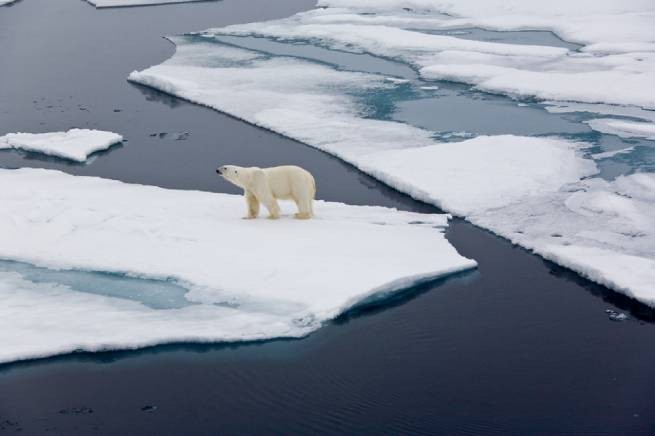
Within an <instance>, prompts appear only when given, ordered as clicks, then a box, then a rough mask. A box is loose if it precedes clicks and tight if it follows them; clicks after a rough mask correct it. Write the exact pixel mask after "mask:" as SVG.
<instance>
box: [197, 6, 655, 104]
mask: <svg viewBox="0 0 655 436" xmlns="http://www.w3.org/2000/svg"><path fill="white" fill-rule="evenodd" d="M319 5H320V6H322V8H319V9H315V10H312V11H309V12H303V13H299V14H296V15H294V16H292V17H290V18H286V19H282V20H275V21H270V22H264V23H252V24H242V25H234V26H228V27H225V28H221V29H211V30H209V31H208V32H207V33H208V34H219V35H225V34H228V35H242V36H246V35H256V36H265V37H272V38H279V39H284V40H299V41H307V40H309V41H313V42H316V43H320V44H322V45H326V46H329V47H332V48H335V49H339V50H346V51H355V52H357V51H364V52H368V53H372V54H375V55H379V56H384V57H390V58H396V59H399V60H401V61H403V62H407V63H409V64H411V65H413V66H414V67H415V68H417V69H418V70H419V72H420V73H421V75H422V76H423V77H424V78H426V79H446V80H454V81H461V82H465V83H469V84H472V85H475V86H476V87H477V88H479V89H481V90H485V91H490V92H497V93H504V94H508V95H511V96H518V97H536V98H539V99H550V100H569V101H579V102H588V103H610V104H622V105H635V106H639V107H643V108H650V109H655V42H654V41H655V3H653V2H651V1H648V0H626V1H623V2H616V1H611V0H606V1H596V2H592V1H587V0H585V1H581V2H571V1H565V0H557V1H553V2H546V3H544V2H541V3H540V2H537V1H524V0H492V1H486V0H464V1H457V2H453V1H445V0H391V1H379V2H378V1H367V0H364V1H361V0H343V1H342V0H334V1H332V0H322V1H319ZM461 27H481V28H485V29H491V30H501V31H508V30H513V31H517V30H525V29H538V30H549V31H552V32H555V33H556V34H557V35H559V36H560V37H562V38H564V39H566V40H567V41H572V42H577V43H580V44H584V47H583V48H582V49H580V50H577V51H572V50H569V49H567V48H563V47H552V46H546V45H524V44H507V43H497V42H485V41H475V40H469V39H465V38H463V37H459V36H458V35H437V34H432V33H430V31H434V30H437V29H450V28H461Z"/></svg>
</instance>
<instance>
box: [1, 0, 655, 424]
mask: <svg viewBox="0 0 655 436" xmlns="http://www.w3.org/2000/svg"><path fill="white" fill-rule="evenodd" d="M313 5H314V1H313V0H283V1H277V2H269V1H266V0H252V1H248V2H242V1H241V2H240V1H237V0H224V1H218V2H217V1H209V2H201V3H192V4H186V5H185V4H180V5H168V6H159V7H134V8H122V9H121V8H116V9H107V10H96V9H94V8H93V7H92V6H90V5H89V4H88V3H86V2H84V1H80V0H57V1H56V2H55V1H52V0H20V1H19V2H17V3H15V4H13V5H11V6H9V7H1V8H0V59H1V60H0V134H4V133H9V132H19V131H24V132H46V131H56V130H66V129H69V128H71V127H80V128H96V129H101V130H110V131H114V132H117V133H120V134H122V135H123V136H124V137H125V138H127V139H128V141H127V142H125V143H124V144H123V145H122V146H118V147H113V148H111V149H109V150H108V151H106V152H102V153H98V154H96V155H95V156H94V158H93V159H92V161H91V162H89V163H88V164H72V163H68V162H65V161H62V160H57V159H53V158H47V157H43V156H39V155H36V154H31V153H20V152H15V151H2V152H0V167H5V168H15V167H24V166H29V167H42V168H54V169H60V170H63V171H66V172H69V173H71V174H79V175H94V176H100V177H106V178H112V179H118V180H123V181H126V182H131V183H144V184H152V185H158V186H163V187H167V188H177V189H198V190H206V191H215V192H228V193H238V190H237V189H236V188H235V187H233V186H231V185H229V184H227V183H226V182H224V181H222V180H220V179H218V178H217V177H216V175H215V173H214V169H215V168H216V167H217V166H218V165H220V164H227V163H230V164H237V165H258V166H271V165H276V164H283V163H284V164H289V163H291V164H297V165H301V166H303V167H306V168H307V169H309V170H311V171H312V172H313V173H314V175H315V177H316V180H317V185H318V186H319V194H318V196H319V198H321V199H325V200H331V201H341V202H346V203H352V204H372V205H382V206H389V207H396V208H399V209H403V210H412V211H419V212H439V211H438V210H437V209H435V208H434V207H432V206H429V205H426V204H423V203H420V202H417V201H414V200H412V199H411V198H409V197H407V196H405V195H403V194H400V193H398V192H396V191H394V190H392V189H390V188H388V187H386V186H385V185H383V184H381V183H379V182H377V181H376V180H374V179H372V178H370V177H368V176H366V175H364V174H362V173H361V172H359V171H358V170H356V169H355V168H353V167H351V166H350V165H347V164H345V163H343V162H341V161H340V160H338V159H337V158H334V157H332V156H330V155H327V154H325V153H322V152H320V151H317V150H315V149H312V148H310V147H307V146H305V145H304V144H301V143H298V142H295V141H292V140H289V139H287V138H284V137H282V136H279V135H276V134H274V133H271V132H268V131H266V130H263V129H259V128H256V127H253V126H250V125H248V124H245V123H243V122H241V121H238V120H235V119H234V118H231V117H229V116H226V115H223V114H220V113H218V112H215V111H212V110H210V109H207V108H203V107H199V106H196V105H194V104H191V103H188V102H185V101H182V100H179V99H177V98H174V97H171V96H168V95H165V94H162V93H160V92H157V91H154V90H151V89H149V88H145V87H142V86H139V85H135V84H131V83H128V82H127V81H126V77H127V75H128V74H129V73H130V72H131V71H133V70H137V69H143V68H145V67H148V66H150V65H154V64H158V63H161V62H162V61H163V60H164V59H166V58H168V57H170V56H171V55H172V54H173V52H174V46H173V45H172V44H171V43H170V42H168V41H167V40H165V39H163V38H162V36H164V35H174V34H182V33H186V32H193V31H199V30H203V29H206V28H209V27H218V26H223V25H227V24H232V23H241V22H250V21H261V20H264V19H272V18H281V17H286V16H289V15H291V14H293V13H295V12H296V11H299V10H303V9H309V8H311V7H312V6H313ZM464 36H467V37H470V38H472V39H483V40H501V41H510V42H524V43H532V44H534V43H542V44H545V45H562V46H566V47H571V45H570V44H567V43H564V42H562V41H561V40H559V39H558V38H556V37H554V36H553V35H552V34H550V33H547V32H484V31H480V30H477V29H470V33H468V34H466V35H464ZM225 39H226V41H225V42H226V43H231V44H234V43H236V42H237V41H234V40H235V39H237V38H233V40H232V41H229V40H228V39H229V38H228V37H225ZM238 43H239V44H241V46H244V47H247V48H253V49H257V50H263V51H267V52H269V53H274V54H287V55H293V56H299V57H304V58H308V59H316V60H319V61H321V62H327V63H332V64H333V65H338V66H339V67H340V68H344V69H353V70H358V71H371V72H381V73H384V74H389V75H394V76H398V77H405V78H407V79H409V80H410V81H416V80H418V79H417V78H416V76H415V73H414V72H413V71H412V70H411V69H409V68H408V67H406V66H403V65H401V64H397V63H395V62H392V61H389V60H384V59H379V58H374V57H372V56H368V55H354V54H345V53H343V54H339V55H336V56H335V54H334V52H330V51H328V50H322V49H320V48H315V47H310V46H303V45H297V46H292V47H289V46H288V45H284V44H278V43H275V42H271V41H266V40H261V39H259V38H240V39H239V41H238ZM289 50H291V51H293V52H292V53H289V52H288V51H289ZM438 85H439V89H438V90H422V91H420V92H416V91H415V88H416V87H409V86H408V87H407V88H406V89H404V90H403V88H402V87H401V89H400V91H395V92H404V94H402V95H393V96H389V95H376V96H372V97H371V98H372V100H373V101H372V106H373V107H375V108H377V109H376V113H375V116H377V117H379V118H388V119H395V120H399V121H405V122H411V123H413V124H415V125H418V126H421V127H425V128H428V129H431V130H434V131H436V132H439V135H438V137H439V138H440V139H442V140H449V138H452V140H460V139H461V138H458V137H457V135H455V136H454V137H453V136H452V133H457V132H460V131H464V132H469V133H473V134H476V135H477V134H500V133H513V134H524V135H541V134H560V135H562V136H566V137H571V138H578V139H583V140H584V139H587V140H593V141H594V142H596V143H597V144H598V148H599V149H598V150H596V151H608V150H615V149H621V148H625V147H626V145H625V144H626V143H628V144H629V145H636V146H638V147H637V151H638V152H639V153H631V154H629V155H617V156H616V158H615V159H607V160H604V161H602V164H601V165H600V167H601V176H603V177H608V178H611V177H614V176H616V175H617V174H628V173H631V172H633V171H635V170H637V169H649V170H651V171H652V168H651V167H648V165H651V164H652V162H653V161H655V159H653V148H652V146H651V145H650V144H649V142H648V141H639V140H634V141H633V140H631V141H625V140H622V139H620V138H617V137H614V136H609V135H603V134H600V133H598V132H593V131H591V130H590V129H589V128H588V127H587V126H586V125H584V124H581V121H584V120H585V116H586V115H585V114H551V113H548V112H546V111H544V110H543V108H542V107H541V105H539V104H537V103H530V104H528V105H527V106H518V105H517V103H516V102H515V101H512V100H511V99H508V98H505V97H501V96H494V95H490V94H484V93H477V92H471V91H470V90H469V89H468V87H466V86H463V85H458V84H453V83H448V82H440V83H439V84H438ZM389 101H393V102H395V104H394V105H390V104H389ZM626 159H627V160H626ZM0 207H1V206H0ZM447 236H448V239H449V240H450V241H451V243H452V244H453V245H454V246H455V247H456V248H457V249H458V250H459V251H460V253H461V254H462V255H464V256H467V257H471V258H474V259H476V260H477V261H478V263H479V268H478V270H477V271H476V272H474V273H468V274H463V275H461V276H456V277H451V278H449V279H447V280H443V281H439V282H433V283H429V284H427V285H422V286H420V287H417V288H414V289H410V290H408V291H407V292H405V293H403V294H402V295H399V296H397V297H395V298H394V299H393V300H392V301H385V302H384V304H380V303H378V304H376V305H370V306H367V307H363V308H359V309H357V310H355V311H351V312H349V313H347V314H346V315H344V316H342V317H340V318H339V319H337V320H336V321H334V322H333V323H331V324H329V325H327V326H325V327H324V328H322V329H321V330H319V331H318V332H316V333H314V334H312V335H310V336H309V337H307V338H305V339H301V340H292V341H289V340H284V341H280V340H278V341H275V340H274V341H267V342H261V343H248V344H232V345H221V344H214V345H198V344H193V345H192V344H175V345H167V346H158V347H152V348H148V349H144V350H137V351H122V352H105V353H96V354H92V353H80V354H73V355H66V356H59V357H56V358H50V359H42V360H38V361H31V362H23V363H16V364H8V365H3V366H0V434H5V433H6V434H14V433H18V432H20V433H21V434H44V433H46V432H48V433H51V434H67V435H68V434H89V433H94V434H116V433H119V432H122V433H127V434H158V435H162V434H217V433H219V434H252V433H257V434H262V433H276V434H316V433H325V434H329V433H342V434H343V433H360V434H361V433H364V434H369V433H370V434H401V433H411V434H492V433H502V434H533V433H540V434H552V433H576V434H580V433H588V434H650V433H653V432H655V404H654V403H653V402H652V401H650V396H651V391H652V390H653V388H654V387H655V371H653V370H652V368H653V367H655V350H654V349H653V347H652V344H653V341H654V340H655V326H654V324H653V323H654V322H655V313H654V312H653V311H652V310H651V309H648V308H647V307H645V306H643V305H641V304H638V303H636V302H634V301H632V300H630V299H628V298H626V297H623V296H621V295H619V294H617V293H615V292H612V291H610V290H608V289H606V288H604V287H602V286H598V285H595V284H593V283H591V282H589V281H587V280H585V279H582V278H580V277H579V276H578V275H576V274H575V273H572V272H570V271H567V270H566V269H564V268H561V267H558V266H556V265H554V264H552V263H550V262H547V261H544V260H542V259H540V258H538V257H536V256H534V255H532V254H530V253H528V252H527V251H526V250H523V249H520V248H517V247H515V246H512V245H511V244H510V243H509V242H507V241H506V240H504V239H502V238H499V237H497V236H494V235H493V234H491V233H489V232H486V231H484V230H480V229H478V228H476V227H474V226H472V225H471V224H469V223H466V222H465V221H463V220H460V219H454V220H453V221H452V224H451V226H450V228H449V230H448V232H447ZM390 249H392V247H390ZM0 270H2V271H4V270H10V271H11V270H20V271H22V272H23V273H24V274H25V275H27V276H29V277H31V279H32V280H35V281H39V280H48V281H53V280H54V281H60V282H62V283H69V284H70V283H73V284H76V285H77V286H78V287H81V288H84V287H85V286H86V287H89V286H88V283H93V284H94V285H95V286H94V287H95V288H97V287H98V286H97V285H98V284H102V286H103V287H105V288H106V289H107V292H111V293H112V294H113V295H116V293H124V294H126V295H127V294H129V290H130V289H138V290H139V293H137V294H136V296H133V297H134V298H136V299H138V300H139V301H143V302H144V304H161V300H160V299H157V298H154V299H153V298H152V295H153V294H154V295H155V296H156V294H157V292H159V291H160V290H158V289H157V284H156V283H154V284H153V283H150V282H147V281H139V280H134V281H133V282H132V281H130V280H128V279H124V278H123V279H118V278H115V277H111V276H104V275H96V276H94V275H93V274H91V273H60V274H57V273H52V272H44V271H41V270H38V269H36V268H32V267H29V266H26V265H22V264H14V263H12V262H1V263H0ZM120 280H123V281H124V282H120ZM161 292H166V293H167V294H168V295H171V300H170V301H169V302H168V303H167V304H169V305H170V306H167V307H178V306H179V305H180V304H184V299H183V298H182V297H181V295H180V292H181V290H179V289H175V288H171V289H165V290H162V291H161ZM607 310H611V311H615V312H620V313H625V314H627V315H628V316H629V319H628V320H627V321H623V322H616V321H612V320H610V319H609V316H608V313H607V312H606V311H607Z"/></svg>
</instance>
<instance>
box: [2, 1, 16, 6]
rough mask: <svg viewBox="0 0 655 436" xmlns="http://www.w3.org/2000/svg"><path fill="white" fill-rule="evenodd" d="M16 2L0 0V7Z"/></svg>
mask: <svg viewBox="0 0 655 436" xmlns="http://www.w3.org/2000/svg"><path fill="white" fill-rule="evenodd" d="M15 1H16V0H0V6H4V5H8V4H9V3H13V2H15Z"/></svg>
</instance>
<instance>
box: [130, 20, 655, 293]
mask: <svg viewBox="0 0 655 436" xmlns="http://www.w3.org/2000/svg"><path fill="white" fill-rule="evenodd" d="M264 27H265V26H263V27H262V28H264ZM173 41H174V42H175V43H176V44H177V51H176V54H175V55H174V56H173V57H172V58H171V59H169V60H167V61H166V62H164V63H162V64H160V65H157V66H154V67H151V68H148V69H146V70H143V71H139V72H133V73H132V74H131V75H130V77H129V79H130V80H132V81H135V82H138V83H141V84H144V85H148V86H151V87H154V88H157V89H160V90H162V91H165V92H168V93H171V94H174V95H177V96H179V97H182V98H185V99H188V100H190V101H193V102H196V103H199V104H202V105H206V106H209V107H212V108H214V109H217V110H220V111H223V112H227V113H229V114H231V115H233V116H235V117H238V118H241V119H243V120H246V121H248V122H250V123H253V124H256V125H259V126H262V127H265V128H268V129H271V130H273V131H276V132H278V133H280V134H283V135H286V136H289V137H292V138H294V139H297V140H300V141H302V142H304V143H306V144H309V145H311V146H314V147H316V148H319V149H321V150H324V151H326V152H329V153H331V154H334V155H336V156H338V157H340V158H342V159H344V160H346V161H347V162H349V163H351V164H353V165H355V166H356V167H358V168H360V169H361V170H363V171H364V172H366V173H368V174H370V175H372V176H374V177H376V178H378V179H379V180H382V181H384V182H385V183H387V184H389V185H391V186H393V187H395V188H396V189H398V190H400V191H402V192H405V193H408V194H410V195H412V196H414V197H415V198H417V199H420V200H423V201H427V202H430V203H433V204H436V205H438V206H441V207H443V208H445V209H446V210H448V211H451V212H455V213H458V214H461V215H463V216H465V217H466V218H467V219H468V220H470V221H471V222H473V223H475V224H477V225H480V226H482V227H484V228H487V229H490V230H492V231H494V232H496V233H498V234H500V235H503V236H505V237H507V238H508V239H510V240H511V241H513V242H515V243H517V244H520V245H521V246H523V247H526V248H529V249H531V250H534V251H535V252H536V253H539V254H541V255H543V256H545V257H547V258H549V259H551V260H554V261H556V262H559V263H561V264H563V265H565V266H567V267H569V268H572V269H574V270H575V271H578V272H580V273H581V274H583V275H585V276H587V277H589V278H590V279H592V280H595V281H597V282H599V283H603V284H606V285H608V286H610V287H612V288H614V289H616V290H618V291H620V292H624V293H625V294H627V295H630V296H632V297H634V298H636V299H638V300H641V301H643V302H644V303H646V304H651V305H655V302H654V300H653V298H652V284H653V283H655V268H650V269H645V270H644V271H641V272H640V274H639V275H636V274H633V273H631V272H630V269H628V268H623V269H622V268H614V269H612V271H609V270H605V266H606V265H607V263H608V262H609V263H611V262H613V261H616V263H615V265H621V264H623V263H625V262H626V261H627V260H630V261H635V262H638V263H639V264H643V265H647V266H648V265H651V264H652V263H653V262H655V261H654V259H655V225H654V223H655V213H654V208H655V205H654V204H655V201H654V200H653V199H649V197H648V195H647V193H648V186H651V184H652V180H654V179H653V175H652V174H647V173H644V174H633V175H631V176H625V177H620V178H618V179H616V180H615V181H611V182H608V181H604V180H602V179H600V178H592V176H593V175H594V174H596V173H597V171H598V170H597V168H596V165H595V163H594V161H593V160H592V159H587V158H584V157H583V152H584V151H586V150H582V148H583V147H584V145H582V144H580V143H576V142H572V141H568V140H564V139H561V138H547V137H517V136H512V135H503V136H485V137H479V138H474V139H470V140H466V141H462V142H458V143H439V142H437V141H436V140H435V139H434V137H433V135H432V132H429V131H427V130H424V129H420V128H417V127H414V126H411V125H408V124H403V123H399V122H394V121H390V120H383V119H375V118H373V117H370V116H369V111H368V108H367V106H366V105H365V104H363V103H362V100H363V99H362V98H361V96H363V95H370V94H375V93H376V92H379V91H380V90H383V91H384V90H388V89H390V87H397V86H403V85H398V84H392V83H389V82H388V81H386V80H385V77H386V76H378V75H373V74H367V73H357V72H351V71H343V70H336V69H334V68H330V67H329V66H327V65H322V64H316V63H312V62H309V61H305V60H301V59H298V58H291V57H270V56H267V55H266V54H263V53H259V52H254V51H250V50H242V49H239V48H236V47H233V46H226V45H223V44H221V43H217V42H213V41H212V40H211V38H198V37H196V36H188V37H182V38H175V39H173ZM203 52H204V53H203ZM587 253H596V254H598V253H602V255H600V254H598V255H594V256H591V255H590V256H587V255H586V254H587ZM636 259H637V260H636ZM622 271H623V273H622Z"/></svg>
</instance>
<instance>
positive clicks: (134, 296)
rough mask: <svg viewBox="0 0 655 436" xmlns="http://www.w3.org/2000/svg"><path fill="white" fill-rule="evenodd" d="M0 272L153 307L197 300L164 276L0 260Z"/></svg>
mask: <svg viewBox="0 0 655 436" xmlns="http://www.w3.org/2000/svg"><path fill="white" fill-rule="evenodd" d="M0 272H14V273H18V274H20V275H21V276H22V277H23V278H24V279H25V280H29V281H31V282H34V283H55V284H58V285H64V286H68V287H70V288H71V289H73V290H75V291H78V292H86V293H89V294H96V295H102V296H105V297H112V298H121V299H124V300H131V301H136V302H139V303H141V304H143V305H144V306H147V307H150V308H152V309H180V308H183V307H187V306H190V305H193V304H196V303H192V302H190V301H189V300H187V299H186V298H185V294H186V293H187V292H188V289H185V288H183V287H181V286H179V285H177V284H175V283H172V282H169V281H164V280H150V279H140V278H134V277H128V276H125V275H122V274H112V273H106V272H95V271H64V270H52V269H47V268H39V267H35V266H33V265H29V264H26V263H22V262H13V261H7V260H0Z"/></svg>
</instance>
